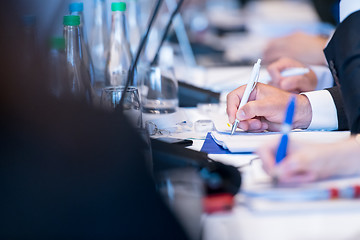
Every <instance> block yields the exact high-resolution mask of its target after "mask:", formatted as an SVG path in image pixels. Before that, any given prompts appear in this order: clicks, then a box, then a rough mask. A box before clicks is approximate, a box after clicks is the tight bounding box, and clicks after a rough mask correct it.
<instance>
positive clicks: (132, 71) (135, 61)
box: [119, 0, 163, 112]
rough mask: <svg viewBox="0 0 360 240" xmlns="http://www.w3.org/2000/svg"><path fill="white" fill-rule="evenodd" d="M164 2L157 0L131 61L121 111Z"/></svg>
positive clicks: (121, 100) (121, 101)
mask: <svg viewBox="0 0 360 240" xmlns="http://www.w3.org/2000/svg"><path fill="white" fill-rule="evenodd" d="M162 3H163V0H158V1H157V3H156V6H155V8H154V11H153V13H152V15H151V19H150V21H149V24H148V27H147V28H146V32H145V34H144V36H143V38H142V39H141V42H140V45H139V47H138V49H137V52H136V56H135V59H133V61H132V63H131V66H130V69H129V74H128V78H127V81H126V84H125V87H124V90H123V93H122V96H121V99H120V103H119V105H120V106H119V107H120V112H123V111H124V101H125V94H126V92H127V89H128V88H129V85H130V83H131V81H132V80H133V79H134V74H135V69H136V66H137V64H138V62H139V58H140V54H141V52H142V51H143V49H144V47H145V43H146V42H147V40H148V38H149V33H150V30H151V28H152V25H153V23H154V21H155V19H156V17H157V15H158V13H159V10H160V7H161V4H162Z"/></svg>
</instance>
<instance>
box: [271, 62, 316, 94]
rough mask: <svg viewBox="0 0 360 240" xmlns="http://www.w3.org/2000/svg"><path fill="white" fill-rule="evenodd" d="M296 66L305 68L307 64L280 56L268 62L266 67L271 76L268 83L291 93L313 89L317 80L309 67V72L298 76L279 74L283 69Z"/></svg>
mask: <svg viewBox="0 0 360 240" xmlns="http://www.w3.org/2000/svg"><path fill="white" fill-rule="evenodd" d="M296 67H300V68H306V67H307V66H305V65H304V64H302V63H300V62H298V61H296V60H293V59H291V58H281V59H279V60H278V61H276V62H274V63H272V64H270V65H269V66H268V67H267V70H268V72H269V74H270V76H271V82H270V83H269V84H271V85H273V86H275V87H278V88H280V89H283V90H285V91H288V92H292V93H300V92H308V91H314V90H315V89H316V86H317V83H318V80H317V77H316V75H315V73H314V71H312V70H311V69H310V71H309V73H307V74H304V75H300V76H292V77H283V76H281V72H282V71H283V70H285V69H287V68H296Z"/></svg>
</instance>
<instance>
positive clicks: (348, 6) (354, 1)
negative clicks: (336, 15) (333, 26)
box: [340, 0, 360, 22]
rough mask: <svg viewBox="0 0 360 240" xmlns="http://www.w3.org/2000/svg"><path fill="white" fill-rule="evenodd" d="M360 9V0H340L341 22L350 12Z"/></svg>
mask: <svg viewBox="0 0 360 240" xmlns="http://www.w3.org/2000/svg"><path fill="white" fill-rule="evenodd" d="M358 10H360V1H359V0H341V1H340V22H342V21H343V20H344V19H345V18H347V17H348V16H349V15H350V14H352V13H354V12H356V11H358Z"/></svg>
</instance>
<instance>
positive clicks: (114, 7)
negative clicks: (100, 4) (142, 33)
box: [111, 2, 126, 12]
mask: <svg viewBox="0 0 360 240" xmlns="http://www.w3.org/2000/svg"><path fill="white" fill-rule="evenodd" d="M125 10H126V3H124V2H114V3H112V4H111V11H113V12H115V11H120V12H123V11H125Z"/></svg>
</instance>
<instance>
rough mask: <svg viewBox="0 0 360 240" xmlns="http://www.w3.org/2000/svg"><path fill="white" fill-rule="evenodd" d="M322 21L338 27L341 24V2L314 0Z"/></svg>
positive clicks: (337, 0) (336, 0) (335, 0)
mask: <svg viewBox="0 0 360 240" xmlns="http://www.w3.org/2000/svg"><path fill="white" fill-rule="evenodd" d="M312 2H313V4H314V7H315V9H316V12H317V13H318V15H319V17H320V19H321V21H323V22H327V23H330V24H332V25H334V26H335V25H337V24H338V23H339V2H340V0H312Z"/></svg>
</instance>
